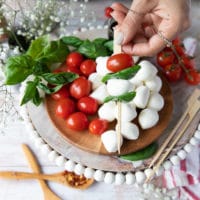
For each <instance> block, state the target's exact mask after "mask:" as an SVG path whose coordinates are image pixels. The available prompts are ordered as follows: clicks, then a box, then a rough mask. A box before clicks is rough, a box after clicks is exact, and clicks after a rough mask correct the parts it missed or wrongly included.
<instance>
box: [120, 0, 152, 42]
mask: <svg viewBox="0 0 200 200" xmlns="http://www.w3.org/2000/svg"><path fill="white" fill-rule="evenodd" d="M153 2H154V1H153ZM153 7H154V4H153V3H152V1H146V0H134V1H133V3H132V5H131V8H130V9H129V11H128V12H127V15H126V17H125V18H124V20H123V22H122V23H121V24H119V25H118V26H117V32H118V33H120V34H118V35H120V38H119V39H118V40H117V42H118V44H127V43H129V42H130V41H131V40H133V38H134V37H135V35H136V33H137V32H138V30H139V29H140V26H141V23H142V21H143V19H144V16H145V15H146V14H147V13H149V12H150V10H151V9H152V8H153Z"/></svg>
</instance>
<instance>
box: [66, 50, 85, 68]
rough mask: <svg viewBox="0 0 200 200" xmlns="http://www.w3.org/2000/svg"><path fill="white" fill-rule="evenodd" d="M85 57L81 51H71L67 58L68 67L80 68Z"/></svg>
mask: <svg viewBox="0 0 200 200" xmlns="http://www.w3.org/2000/svg"><path fill="white" fill-rule="evenodd" d="M83 60H84V58H83V56H82V54H80V53H79V52H71V53H70V54H69V55H68V56H67V58H66V65H67V66H68V67H75V68H79V67H80V65H81V63H82V62H83Z"/></svg>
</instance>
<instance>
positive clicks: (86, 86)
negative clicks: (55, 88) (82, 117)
mask: <svg viewBox="0 0 200 200" xmlns="http://www.w3.org/2000/svg"><path fill="white" fill-rule="evenodd" d="M69 91H70V94H71V96H72V97H74V98H76V99H80V98H81V97H84V96H88V95H89V93H90V91H91V82H90V81H88V80H87V79H86V78H84V77H82V76H81V77H79V78H77V79H76V80H75V81H74V82H73V83H72V84H71V85H70V88H69Z"/></svg>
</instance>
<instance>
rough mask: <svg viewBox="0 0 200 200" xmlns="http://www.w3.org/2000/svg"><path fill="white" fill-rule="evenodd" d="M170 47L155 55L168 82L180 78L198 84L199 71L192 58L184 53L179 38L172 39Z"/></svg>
mask: <svg viewBox="0 0 200 200" xmlns="http://www.w3.org/2000/svg"><path fill="white" fill-rule="evenodd" d="M172 44H173V45H172V47H166V48H164V49H163V50H162V51H161V52H159V53H158V54H157V56H156V59H157V64H158V65H159V66H160V67H161V68H162V71H163V73H164V75H165V76H166V78H167V79H168V80H169V81H170V82H176V81H179V80H181V79H182V78H183V79H184V80H185V81H186V82H187V83H188V84H190V85H199V84H200V73H199V72H198V71H197V69H196V66H195V61H194V58H192V57H190V56H188V55H187V54H186V53H185V49H184V46H183V44H182V42H181V40H180V39H179V38H176V39H175V40H173V41H172Z"/></svg>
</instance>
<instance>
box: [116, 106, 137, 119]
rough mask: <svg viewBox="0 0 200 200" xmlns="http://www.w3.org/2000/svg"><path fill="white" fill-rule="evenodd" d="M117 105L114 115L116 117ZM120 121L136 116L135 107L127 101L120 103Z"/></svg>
mask: <svg viewBox="0 0 200 200" xmlns="http://www.w3.org/2000/svg"><path fill="white" fill-rule="evenodd" d="M118 111H119V109H118V106H116V107H115V117H116V119H118ZM120 115H121V121H122V122H130V121H132V120H133V119H135V117H136V116H137V112H136V109H135V107H133V106H131V105H130V104H127V103H123V102H122V103H121V114H120Z"/></svg>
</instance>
